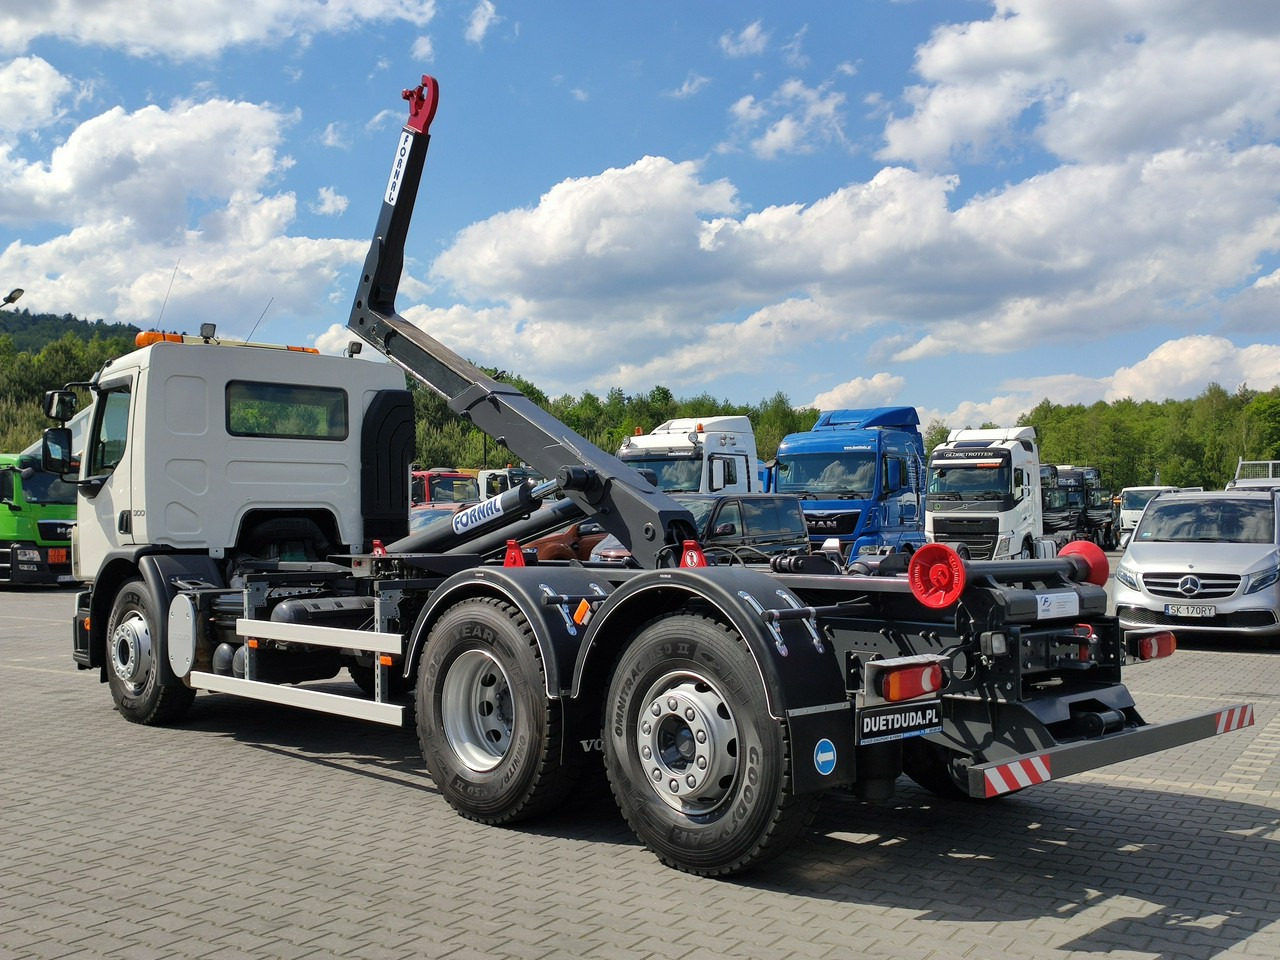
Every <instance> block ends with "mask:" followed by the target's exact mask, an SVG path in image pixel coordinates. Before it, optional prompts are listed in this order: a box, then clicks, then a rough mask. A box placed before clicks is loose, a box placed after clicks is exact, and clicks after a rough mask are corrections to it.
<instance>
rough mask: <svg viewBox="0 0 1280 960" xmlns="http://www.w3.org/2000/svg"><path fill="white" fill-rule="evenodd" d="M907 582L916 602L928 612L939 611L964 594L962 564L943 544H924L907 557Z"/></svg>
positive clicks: (957, 556) (963, 570) (955, 554)
mask: <svg viewBox="0 0 1280 960" xmlns="http://www.w3.org/2000/svg"><path fill="white" fill-rule="evenodd" d="M907 580H908V581H909V582H910V583H911V593H912V595H913V596H914V597H915V598H916V599H917V600H919V601H920V602H921V603H922V604H924V605H925V606H926V607H929V608H930V609H932V610H941V609H942V608H943V607H949V606H951V604H953V603H955V602H956V601H957V600H959V599H960V594H962V593H964V583H965V569H964V561H963V560H961V559H960V555H959V554H958V553H956V552H955V551H954V550H952V549H951V548H950V547H948V546H947V545H946V544H942V543H926V544H925V545H924V546H923V547H921V548H920V549H919V550H917V551H916V552H915V553H913V554H912V555H911V562H910V563H908V564H907Z"/></svg>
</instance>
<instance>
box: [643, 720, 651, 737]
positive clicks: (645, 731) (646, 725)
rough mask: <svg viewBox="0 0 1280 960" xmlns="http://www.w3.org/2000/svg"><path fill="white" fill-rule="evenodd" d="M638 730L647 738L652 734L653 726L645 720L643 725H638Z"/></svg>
mask: <svg viewBox="0 0 1280 960" xmlns="http://www.w3.org/2000/svg"><path fill="white" fill-rule="evenodd" d="M640 730H641V732H642V733H643V734H644V735H645V736H646V737H647V736H648V735H649V734H651V733H653V725H652V724H650V723H649V721H648V720H646V721H645V722H644V723H642V724H640Z"/></svg>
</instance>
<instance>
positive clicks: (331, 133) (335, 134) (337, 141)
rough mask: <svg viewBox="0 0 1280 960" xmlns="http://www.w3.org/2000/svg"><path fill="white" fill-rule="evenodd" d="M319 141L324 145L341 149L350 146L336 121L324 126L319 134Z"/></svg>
mask: <svg viewBox="0 0 1280 960" xmlns="http://www.w3.org/2000/svg"><path fill="white" fill-rule="evenodd" d="M320 142H321V143H322V144H324V145H325V146H326V147H337V148H339V149H342V150H345V149H347V148H348V147H349V146H351V144H349V143H348V142H347V139H346V137H344V136H343V135H342V130H341V129H339V127H338V125H337V124H336V123H331V124H329V125H328V126H326V127H325V128H324V132H323V133H321V134H320Z"/></svg>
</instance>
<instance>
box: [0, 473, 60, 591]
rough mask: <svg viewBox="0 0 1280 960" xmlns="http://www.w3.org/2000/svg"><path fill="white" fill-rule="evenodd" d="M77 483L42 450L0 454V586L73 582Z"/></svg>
mask: <svg viewBox="0 0 1280 960" xmlns="http://www.w3.org/2000/svg"><path fill="white" fill-rule="evenodd" d="M75 520H76V488H75V485H74V484H73V483H67V482H65V481H63V480H61V479H59V478H58V477H57V476H55V475H54V474H52V473H46V472H45V471H44V470H42V469H40V456H39V454H34V455H33V454H28V453H0V585H4V584H10V583H71V582H73V579H74V578H73V577H72V576H71V528H72V526H73V525H74V524H75Z"/></svg>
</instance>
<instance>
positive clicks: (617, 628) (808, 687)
mask: <svg viewBox="0 0 1280 960" xmlns="http://www.w3.org/2000/svg"><path fill="white" fill-rule="evenodd" d="M610 573H613V571H610ZM615 584H616V575H615V576H613V577H605V576H603V575H602V571H599V570H593V569H592V568H589V567H579V566H558V565H557V566H552V565H549V564H548V565H545V566H531V567H497V566H492V567H479V568H475V569H471V570H466V571H463V572H461V573H458V574H455V575H454V576H452V577H450V578H449V579H448V580H446V581H445V582H444V583H443V584H442V585H441V586H440V587H439V588H437V589H436V590H435V591H434V593H433V594H432V596H431V600H430V602H429V603H428V604H427V605H426V606H425V607H424V608H423V610H422V612H421V614H420V615H419V617H418V621H417V623H416V624H415V625H414V629H413V635H412V637H411V640H410V645H409V649H408V650H407V651H406V653H407V656H406V657H405V674H406V676H412V675H413V673H414V672H415V671H416V665H417V663H418V659H419V657H420V656H421V653H422V649H423V646H424V645H425V643H426V638H427V636H428V634H429V633H430V631H431V627H432V626H433V625H434V623H435V622H436V621H437V620H438V619H439V618H440V616H441V615H442V614H443V613H444V611H446V610H447V609H449V608H450V607H452V606H454V605H455V604H457V603H459V602H461V601H463V600H466V599H469V598H472V597H497V598H501V599H503V600H505V601H506V602H508V603H510V604H512V605H513V606H514V607H515V608H516V609H518V610H519V611H520V613H521V615H522V616H523V617H524V618H525V619H526V620H527V621H528V622H529V624H530V625H531V627H532V629H533V634H534V637H535V640H536V642H537V644H538V650H539V653H540V655H541V658H542V663H543V668H544V670H545V672H546V683H547V690H546V693H547V696H548V697H550V698H552V699H560V700H562V701H564V706H565V717H566V722H567V723H568V725H569V735H568V737H567V738H566V740H567V742H571V743H573V744H574V745H576V744H578V743H586V744H588V747H587V748H586V749H592V748H593V747H592V745H598V744H597V741H598V738H599V736H600V716H601V714H600V710H601V707H602V704H603V698H604V691H605V690H606V689H607V687H608V682H609V674H610V671H611V669H612V667H613V663H614V661H615V660H616V658H617V656H618V654H619V653H620V652H621V651H622V649H623V648H624V647H625V645H626V643H627V642H628V641H629V640H630V639H631V638H632V637H633V636H634V635H635V634H636V632H637V631H638V630H639V629H640V628H642V627H643V626H644V625H645V624H647V623H649V622H650V621H652V620H653V619H654V618H656V617H658V616H661V615H662V614H664V613H668V612H671V611H676V610H683V609H689V608H695V609H699V610H701V611H702V612H705V613H706V614H707V615H708V616H712V617H714V618H715V619H719V620H721V621H723V622H725V623H726V624H728V625H729V626H730V627H732V628H733V629H734V630H735V631H737V632H738V633H739V634H740V635H741V636H742V638H743V641H744V644H745V646H746V648H747V650H748V652H749V653H750V654H751V657H752V659H753V660H754V662H755V664H756V667H757V669H758V670H759V672H760V676H761V679H762V681H763V685H764V689H765V690H766V692H767V695H768V703H767V704H765V708H766V709H767V710H768V712H769V714H770V715H771V716H773V717H774V718H775V719H777V720H785V721H786V722H787V725H788V732H789V734H790V737H791V741H792V754H793V756H794V757H795V758H796V763H795V765H794V766H795V769H794V771H793V776H794V788H795V790H796V792H806V791H811V790H817V789H823V788H825V787H829V786H836V785H838V784H842V783H848V782H851V781H852V779H853V776H854V734H853V719H852V714H851V706H850V701H849V699H848V697H847V696H846V693H845V688H844V683H843V676H842V673H841V668H840V665H839V661H838V659H837V657H836V655H835V652H834V651H833V649H832V647H831V644H830V643H829V642H827V641H826V640H825V639H824V638H823V637H822V635H821V633H820V632H818V630H817V629H816V627H813V626H812V622H811V621H803V620H791V621H785V622H783V623H781V624H777V625H766V624H765V623H764V621H763V619H762V618H761V616H760V613H759V611H760V610H762V609H769V608H777V607H785V606H793V605H794V606H797V607H799V606H803V604H802V603H801V602H800V600H799V599H798V598H796V597H795V596H794V595H793V594H791V592H790V591H787V590H784V589H783V588H781V587H780V586H779V584H778V581H777V580H775V579H774V578H773V577H771V576H769V575H768V574H765V573H760V572H756V571H752V570H747V569H745V568H743V567H708V568H699V569H690V570H670V571H667V570H662V571H642V572H639V573H637V574H636V575H635V576H634V577H631V578H629V579H627V580H625V581H624V582H623V583H622V584H621V585H620V586H615ZM583 600H586V602H587V609H588V610H589V611H590V612H589V615H588V616H587V617H586V619H585V624H580V623H579V622H577V620H575V617H574V614H575V611H576V610H577V609H578V608H579V607H580V606H581V604H582V601H583ZM579 619H581V618H579Z"/></svg>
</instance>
